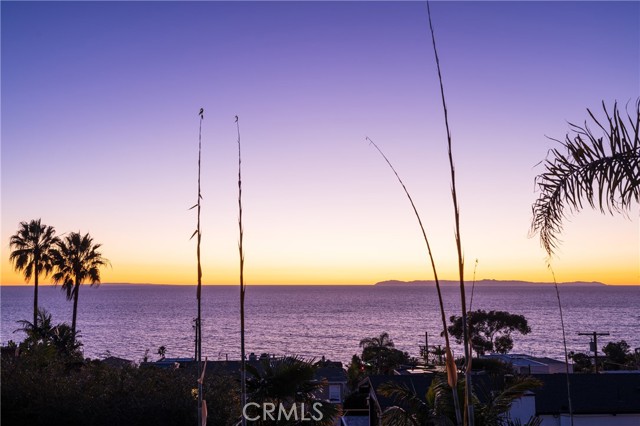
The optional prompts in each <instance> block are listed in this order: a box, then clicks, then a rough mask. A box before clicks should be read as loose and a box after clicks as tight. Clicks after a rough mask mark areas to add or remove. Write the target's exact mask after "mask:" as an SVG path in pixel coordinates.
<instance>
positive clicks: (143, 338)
mask: <svg viewBox="0 0 640 426" xmlns="http://www.w3.org/2000/svg"><path fill="white" fill-rule="evenodd" d="M467 293H468V294H467V302H468V303H469V298H470V291H468V292H467ZM560 294H561V298H562V302H563V311H564V322H565V326H566V334H567V345H568V349H569V350H573V351H581V352H587V351H588V350H589V338H588V336H579V335H578V333H579V332H593V331H597V332H608V333H610V335H609V336H603V337H600V338H599V341H598V346H599V348H598V349H599V350H601V348H602V346H604V345H605V344H606V343H607V342H609V341H619V340H626V341H627V342H628V343H629V344H630V346H631V347H632V348H637V347H640V286H629V287H613V286H606V287H605V286H599V287H560ZM0 295H1V307H2V311H1V320H2V324H1V325H2V327H1V335H0V338H1V340H2V343H3V344H6V343H7V341H9V340H14V341H16V342H18V341H21V340H22V339H23V338H24V334H23V333H22V332H16V333H14V330H15V329H17V328H18V324H17V323H16V321H18V320H21V319H27V320H29V321H31V319H32V316H33V287H32V286H27V285H25V286H17V287H6V286H5V287H1V288H0ZM443 298H444V302H445V309H446V314H447V317H448V316H450V315H459V314H460V298H459V292H458V290H457V289H456V288H452V287H447V288H443ZM39 303H40V306H41V307H44V308H45V309H47V310H48V311H49V312H50V313H51V314H52V315H53V323H54V324H57V323H60V322H67V323H69V324H70V323H71V316H72V302H68V301H66V299H65V297H64V294H63V293H62V291H61V290H60V288H54V287H50V286H41V288H40V291H39ZM238 305H239V289H238V287H237V286H205V287H203V290H202V317H203V323H202V329H203V331H202V336H203V340H202V348H203V351H202V352H203V356H208V357H209V359H211V360H216V359H225V358H227V357H228V359H239V358H240V320H239V306H238ZM472 308H473V309H474V310H475V309H485V310H506V311H509V312H511V313H514V314H521V315H524V316H525V317H526V318H527V320H528V321H529V325H530V327H531V330H532V331H531V333H530V334H528V335H526V336H521V335H518V334H514V341H515V345H514V348H513V350H512V353H526V354H530V355H535V356H550V357H553V358H556V359H563V349H562V332H561V328H560V318H559V315H558V304H557V299H556V293H555V290H554V288H553V286H527V287H518V288H515V287H476V288H475V292H474V299H473V306H472ZM245 312H246V317H245V318H246V321H245V323H246V347H247V353H250V352H254V353H256V354H261V353H263V352H266V353H271V354H277V355H282V354H297V355H301V356H304V357H307V358H315V359H319V358H321V357H322V356H325V357H326V358H327V359H330V360H335V361H342V362H348V361H349V360H350V359H351V357H352V355H353V354H356V353H360V348H359V346H358V344H359V342H360V340H361V339H363V338H365V337H373V336H377V335H379V334H380V333H381V332H384V331H386V332H388V333H389V335H390V336H391V338H392V339H393V341H394V343H395V345H396V347H397V348H398V349H401V350H404V351H407V352H409V354H411V355H413V356H418V355H419V346H420V345H424V340H425V332H427V333H428V338H429V345H438V344H443V343H444V339H443V338H442V337H440V335H439V334H440V330H441V328H440V313H439V309H438V301H437V294H436V291H435V289H434V288H431V287H417V286H400V287H395V286H394V287H383V286H248V287H247V290H246V305H245ZM195 317H196V291H195V286H159V285H122V284H103V285H101V286H100V287H97V288H96V287H93V288H92V287H89V286H83V287H82V288H81V289H80V298H79V309H78V330H80V339H81V340H82V342H83V344H84V346H83V350H84V355H85V357H90V358H103V357H106V356H109V355H113V356H118V357H122V358H126V359H130V360H133V361H140V360H141V359H142V358H143V356H144V354H145V351H146V350H149V354H150V359H152V360H153V359H156V358H157V357H158V356H157V355H156V353H157V349H158V347H159V346H165V347H166V354H167V357H190V356H192V355H193V347H194V343H193V341H194V330H193V319H194V318H195ZM454 351H455V353H456V355H458V354H462V347H461V346H460V345H455V346H454Z"/></svg>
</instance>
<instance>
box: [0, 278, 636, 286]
mask: <svg viewBox="0 0 640 426" xmlns="http://www.w3.org/2000/svg"><path fill="white" fill-rule="evenodd" d="M472 284H473V281H471V280H468V281H465V286H467V287H469V286H471V285H472ZM237 285H238V284H203V286H204V287H235V286H237ZM440 285H441V286H442V287H446V288H451V287H458V286H459V281H456V280H440ZM475 285H476V286H477V287H516V288H518V287H546V286H553V285H554V284H553V283H551V282H534V281H520V280H493V279H483V280H476V282H475ZM558 285H559V286H561V287H638V286H640V284H637V283H636V284H605V283H602V282H599V281H591V282H588V281H569V282H561V283H558ZM100 286H101V287H102V286H107V287H109V286H130V287H195V286H196V284H193V283H189V284H176V283H171V284H159V283H123V282H119V283H102V284H100ZM248 286H249V287H435V282H434V281H433V280H413V281H401V280H386V281H380V282H377V283H374V284H302V283H300V284H248ZM1 287H7V288H9V287H33V284H32V283H21V284H0V288H1ZM39 287H44V288H54V287H55V286H54V285H53V284H40V285H39Z"/></svg>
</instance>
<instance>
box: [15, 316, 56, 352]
mask: <svg viewBox="0 0 640 426" xmlns="http://www.w3.org/2000/svg"><path fill="white" fill-rule="evenodd" d="M18 324H20V328H18V329H17V330H15V331H14V333H15V332H17V331H22V332H24V333H25V334H26V335H27V338H26V339H25V340H26V341H27V342H29V343H33V344H38V343H43V342H46V341H48V340H49V339H50V337H51V334H52V333H53V326H52V325H51V314H50V313H49V312H47V310H46V309H44V308H38V313H37V320H36V321H34V322H29V321H27V320H18Z"/></svg>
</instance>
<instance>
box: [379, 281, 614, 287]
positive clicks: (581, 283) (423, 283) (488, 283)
mask: <svg viewBox="0 0 640 426" xmlns="http://www.w3.org/2000/svg"><path fill="white" fill-rule="evenodd" d="M472 283H473V282H472V281H465V285H469V284H472ZM459 284H460V282H459V281H455V280H440V285H442V286H443V287H452V286H458V285H459ZM374 285H376V286H381V287H392V286H430V287H432V286H433V287H434V286H435V285H436V284H435V281H433V280H415V281H399V280H388V281H380V282H377V283H375V284H374ZM475 285H476V286H478V287H535V286H550V285H554V283H550V282H533V281H518V280H513V281H510V280H490V279H485V280H476V282H475ZM558 285H559V286H571V287H602V286H610V285H608V284H605V283H601V282H599V281H591V282H588V281H569V282H562V283H558Z"/></svg>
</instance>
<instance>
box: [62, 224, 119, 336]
mask: <svg viewBox="0 0 640 426" xmlns="http://www.w3.org/2000/svg"><path fill="white" fill-rule="evenodd" d="M100 247H101V244H94V242H93V238H91V236H90V235H89V234H88V233H87V234H85V235H80V233H78V232H72V233H70V234H69V235H67V236H66V237H65V238H64V239H62V240H60V241H58V242H57V244H56V248H55V249H54V250H53V252H52V258H53V266H54V269H55V271H56V272H55V273H54V274H53V276H52V280H53V282H54V283H55V284H60V283H62V291H65V292H66V294H67V300H73V320H72V322H71V330H72V333H73V335H74V336H75V335H76V318H77V314H78V294H79V292H80V285H81V284H84V283H85V282H88V283H89V284H90V285H91V286H94V285H95V286H98V285H100V268H101V267H102V266H106V265H109V260H107V259H105V258H104V257H102V253H100V252H99V251H98V249H99V248H100Z"/></svg>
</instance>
